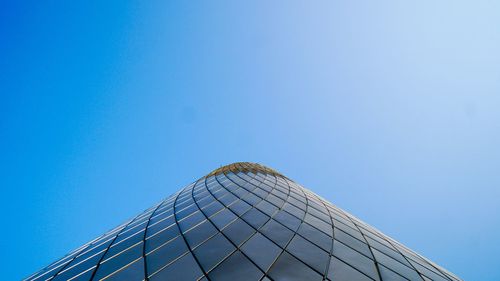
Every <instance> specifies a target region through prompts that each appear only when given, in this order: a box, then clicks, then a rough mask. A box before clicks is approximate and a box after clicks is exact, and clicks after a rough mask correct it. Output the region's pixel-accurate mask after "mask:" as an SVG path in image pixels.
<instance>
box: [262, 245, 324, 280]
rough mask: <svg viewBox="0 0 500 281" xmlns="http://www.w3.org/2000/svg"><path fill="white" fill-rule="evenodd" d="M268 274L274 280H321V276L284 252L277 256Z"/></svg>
mask: <svg viewBox="0 0 500 281" xmlns="http://www.w3.org/2000/svg"><path fill="white" fill-rule="evenodd" d="M268 275H269V276H270V277H271V278H272V279H273V280H275V281H304V280H307V281H316V280H317V281H320V280H323V276H321V275H319V274H318V273H316V272H315V271H314V270H312V269H311V268H310V267H308V266H307V265H305V264H303V263H302V262H300V261H299V260H297V259H296V258H294V257H293V256H291V255H290V254H288V253H286V252H284V253H283V254H282V255H281V256H280V257H279V258H278V260H277V261H276V263H275V264H274V265H273V266H272V267H271V269H270V270H269V274H268Z"/></svg>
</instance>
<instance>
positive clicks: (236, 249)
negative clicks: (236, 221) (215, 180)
mask: <svg viewBox="0 0 500 281" xmlns="http://www.w3.org/2000/svg"><path fill="white" fill-rule="evenodd" d="M213 177H215V176H213ZM210 178H212V177H210ZM203 182H204V185H205V189H206V190H207V192H208V193H209V194H210V195H211V196H212V197H213V198H214V200H215V201H217V202H219V203H220V204H222V203H221V202H220V201H219V200H218V199H217V197H216V196H214V194H213V193H212V191H211V190H210V189H209V187H208V184H207V177H205V178H204V181H203ZM192 197H193V200H194V201H195V204H196V205H197V206H198V203H197V201H196V198H195V196H194V195H192ZM222 205H223V206H225V205H224V204H222ZM198 208H199V209H200V211H201V212H202V214H203V215H204V216H205V219H206V220H207V221H209V222H210V223H211V224H212V226H213V227H215V229H217V230H219V232H217V233H215V234H213V235H212V236H210V237H208V238H207V239H205V240H204V241H203V242H202V243H199V244H198V245H197V246H196V248H198V247H201V246H202V245H203V244H204V243H206V242H207V241H209V240H210V239H212V238H213V237H214V236H216V235H217V234H221V235H222V236H223V237H224V238H225V239H226V240H227V241H228V242H229V243H231V245H232V246H233V248H234V249H235V250H232V251H231V252H229V253H227V255H226V256H225V257H223V258H222V259H221V260H220V261H218V263H217V264H215V265H213V266H212V268H210V269H207V270H205V269H204V268H203V267H202V266H201V265H200V269H201V270H202V272H203V274H204V276H205V278H206V279H207V280H210V277H209V276H208V275H209V273H210V272H211V271H212V270H214V269H215V268H217V266H218V265H220V264H222V263H223V262H224V261H225V260H226V259H227V258H229V257H230V256H231V255H232V254H233V253H235V252H236V251H238V246H237V245H236V244H234V243H233V241H232V240H231V239H230V238H229V237H227V235H226V234H224V232H223V231H222V229H220V228H219V227H218V226H217V225H216V224H215V223H214V222H213V221H212V220H210V218H209V216H208V215H207V214H206V213H205V211H203V209H202V208H200V207H199V206H198ZM224 209H229V208H228V207H225V208H222V209H221V210H219V211H217V212H216V213H214V214H212V216H214V215H216V214H217V213H219V212H222V211H223V210H224ZM228 225H229V224H228ZM192 254H193V256H196V255H195V253H194V252H192ZM242 254H243V255H244V256H245V257H246V258H247V259H248V260H249V261H251V262H252V260H251V259H250V258H249V257H248V256H246V255H245V254H244V253H242ZM252 263H253V262H252ZM254 265H255V264H254ZM255 266H257V265H255ZM257 268H258V267H257Z"/></svg>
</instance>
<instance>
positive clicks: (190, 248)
mask: <svg viewBox="0 0 500 281" xmlns="http://www.w3.org/2000/svg"><path fill="white" fill-rule="evenodd" d="M26 280H54V281H59V280H131V281H134V280H151V281H156V280H175V281H177V280H305V281H314V280H318V281H319V280H331V281H342V280H346V281H353V280H366V281H369V280H376V281H381V280H383V281H386V280H421V281H428V280H436V281H457V280H460V279H459V278H458V277H456V276H455V275H453V274H452V273H450V272H448V271H447V270H445V269H444V268H442V267H440V266H438V265H436V264H435V263H433V262H431V261H429V260H428V259H426V258H424V257H422V256H421V255H419V254H417V253H415V252H413V251H412V250H410V249H408V248H406V247H405V246H404V245H402V244H400V243H398V242H397V241H395V240H393V239H391V238H389V237H387V236H386V235H384V234H382V233H381V232H380V231H378V230H376V229H374V228H373V227H371V226H369V225H367V224H366V223H364V222H362V221H360V220H359V219H357V218H355V217H354V216H352V215H350V214H348V213H346V212H345V211H343V210H342V209H339V208H337V207H336V206H334V205H333V204H331V203H330V202H327V201H326V200H324V199H322V198H321V197H319V196H318V195H316V194H314V193H313V192H311V191H310V190H308V189H306V188H304V187H302V186H301V185H299V184H297V183H295V182H294V181H292V180H290V179H289V178H287V177H286V176H283V175H281V174H280V173H278V172H277V171H275V170H273V169H270V168H267V167H264V166H262V165H259V164H255V163H234V164H231V165H228V166H224V167H221V168H219V169H216V170H214V171H213V172H211V173H210V174H208V175H206V176H204V177H202V178H200V179H198V180H197V181H195V182H194V183H192V184H190V185H188V186H186V187H184V188H182V189H181V190H180V191H179V192H177V193H175V194H173V195H172V196H170V197H168V198H167V199H165V200H164V201H162V202H161V203H160V204H158V205H155V206H153V207H151V208H149V209H148V210H146V211H144V212H143V213H141V214H139V215H138V216H137V217H135V218H133V219H131V220H129V221H127V222H125V223H123V224H122V225H120V226H118V227H116V228H114V229H113V230H111V231H109V232H108V233H106V234H104V235H102V236H101V237H98V238H96V239H94V240H93V241H90V242H89V243H87V244H85V245H83V246H81V247H80V248H78V249H76V250H74V251H72V252H71V253H69V254H67V255H66V256H65V257H63V258H61V259H60V260H58V261H55V262H54V263H52V264H50V265H49V266H47V267H46V268H44V269H42V270H41V271H39V272H37V273H34V274H33V275H31V276H29V277H27V278H26Z"/></svg>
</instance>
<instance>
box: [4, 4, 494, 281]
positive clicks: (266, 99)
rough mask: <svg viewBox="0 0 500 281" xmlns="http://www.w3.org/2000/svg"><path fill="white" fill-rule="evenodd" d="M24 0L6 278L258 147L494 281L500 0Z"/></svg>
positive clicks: (9, 114)
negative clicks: (128, 0) (27, 0)
mask: <svg viewBox="0 0 500 281" xmlns="http://www.w3.org/2000/svg"><path fill="white" fill-rule="evenodd" d="M11 2H13V3H8V2H7V1H3V2H2V3H1V4H0V66H1V68H0V97H1V98H0V157H1V162H0V165H1V166H0V168H1V169H0V186H1V191H2V195H1V197H0V208H1V210H0V211H1V213H2V214H3V217H2V224H1V231H0V238H1V239H0V243H1V249H2V250H1V253H0V257H1V266H0V271H1V273H0V276H3V277H2V279H5V278H6V276H7V277H9V278H7V279H19V278H21V277H23V276H26V275H28V274H30V273H32V272H34V271H36V270H38V269H40V268H41V267H43V266H45V265H46V264H47V263H49V262H51V261H53V260H54V259H56V258H59V257H61V256H62V255H64V254H65V253H67V252H68V251H70V250H72V249H73V248H75V247H77V246H79V245H81V244H82V243H84V242H87V241H88V240H90V239H92V238H94V237H96V236H97V235H99V234H101V233H103V232H104V231H106V230H108V229H110V228H112V227H114V226H116V225H117V224H119V223H121V222H123V221H124V220H125V219H127V218H129V217H131V216H133V215H135V214H137V213H138V212H140V211H142V210H143V209H145V208H147V207H149V206H151V205H152V204H153V203H156V202H158V201H159V200H160V199H162V198H164V197H166V196H168V195H169V194H171V193H173V192H174V191H177V190H178V189H179V188H180V187H182V186H184V185H186V184H188V183H190V182H191V181H193V180H194V179H196V178H197V177H200V176H202V175H204V174H206V173H208V172H209V171H211V170H212V169H213V168H216V167H218V166H220V165H222V164H227V163H230V162H234V161H254V162H259V163H262V164H265V165H268V166H270V167H273V168H275V169H277V170H279V171H281V172H282V173H284V174H286V175H287V176H289V177H290V178H292V179H295V180H296V181H297V182H299V183H301V184H303V185H304V186H306V187H309V188H310V189H312V190H313V191H315V192H316V193H318V194H320V195H322V196H323V197H325V198H326V199H328V200H330V201H331V202H333V203H334V204H336V205H338V206H339V207H341V208H344V209H345V210H347V211H349V212H351V213H352V214H354V215H355V216H357V217H359V218H360V219H362V220H364V221H365V222H367V223H369V224H371V225H373V226H375V227H376V228H379V229H380V230H382V231H383V232H385V233H386V234H388V235H390V236H392V237H394V238H395V239H397V240H399V241H401V242H402V243H404V244H406V245H407V246H409V247H410V248H412V249H414V250H416V251H418V252H419V253H421V254H423V255H424V256H426V257H428V258H430V259H431V260H433V261H435V262H437V263H438V264H441V265H442V266H444V267H446V268H448V269H449V270H451V271H452V272H454V273H456V274H458V275H459V276H461V277H462V278H464V279H465V280H500V268H499V267H498V263H499V253H500V243H498V238H499V237H500V199H499V198H500V168H499V167H500V146H499V145H500V32H499V27H500V17H499V12H500V2H499V1H482V0H477V1H451V0H450V1H435V0H428V1H413V2H411V1H317V2H308V1H297V2H294V1H225V2H221V1H200V2H192V1H177V3H175V2H174V1H133V2H132V1H130V2H127V1H114V2H113V1H33V2H32V3H27V2H24V1H11ZM243 2H244V3H243Z"/></svg>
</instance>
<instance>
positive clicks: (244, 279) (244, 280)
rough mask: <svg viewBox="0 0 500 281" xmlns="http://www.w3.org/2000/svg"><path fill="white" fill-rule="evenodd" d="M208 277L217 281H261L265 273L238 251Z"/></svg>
mask: <svg viewBox="0 0 500 281" xmlns="http://www.w3.org/2000/svg"><path fill="white" fill-rule="evenodd" d="M208 276H209V277H210V279H211V280H217V281H234V280H238V281H254V280H259V279H260V278H261V277H262V276H263V273H262V272H261V271H260V270H259V269H258V268H257V267H256V266H255V265H254V264H253V263H252V262H250V261H249V260H248V259H247V258H246V257H245V256H244V255H243V254H242V253H241V252H239V251H236V252H234V253H233V254H232V255H231V256H230V257H229V258H228V259H226V260H225V261H224V262H222V263H221V264H220V265H219V266H217V267H216V268H215V269H214V270H213V271H211V272H210V273H209V274H208Z"/></svg>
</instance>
